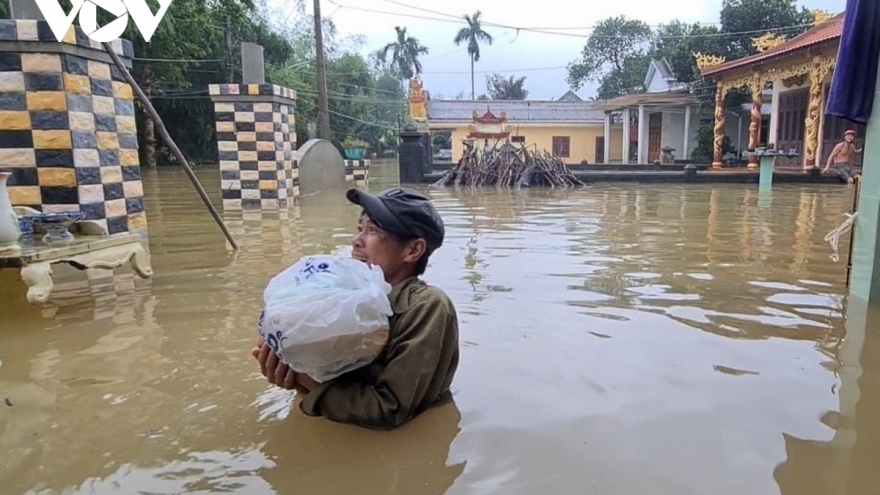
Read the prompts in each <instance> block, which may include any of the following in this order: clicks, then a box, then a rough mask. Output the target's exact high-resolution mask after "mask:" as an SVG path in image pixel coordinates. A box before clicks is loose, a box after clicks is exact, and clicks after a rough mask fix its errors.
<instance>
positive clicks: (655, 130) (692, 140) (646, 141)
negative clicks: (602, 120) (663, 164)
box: [597, 59, 699, 163]
mask: <svg viewBox="0 0 880 495" xmlns="http://www.w3.org/2000/svg"><path fill="white" fill-rule="evenodd" d="M644 86H645V91H644V92H642V93H631V94H627V95H623V96H619V97H617V98H613V99H610V100H606V101H603V102H601V103H600V104H599V105H598V107H597V108H599V109H601V110H603V111H605V112H606V118H607V119H608V121H609V122H612V121H614V120H619V121H621V122H627V123H628V128H629V132H628V133H627V134H628V136H629V139H628V140H627V141H626V142H623V143H622V146H623V150H622V155H624V156H627V157H628V158H629V160H628V161H629V162H630V163H632V162H634V163H654V162H656V161H658V160H659V159H660V154H661V150H662V149H663V148H667V147H668V148H672V149H673V150H675V151H674V152H673V155H674V157H675V159H678V160H688V159H689V158H690V153H691V151H693V149H694V148H695V147H696V146H697V130H698V129H699V118H698V115H697V112H696V110H697V105H698V102H697V100H696V98H694V96H693V95H692V94H691V91H690V87H689V86H688V85H687V84H683V83H681V82H679V81H678V79H677V78H676V76H675V74H673V72H672V69H671V68H670V66H669V63H668V62H667V61H666V59H660V60H652V61H651V64H650V66H649V67H648V72H647V74H646V75H645V82H644Z"/></svg>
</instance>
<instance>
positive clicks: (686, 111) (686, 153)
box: [681, 105, 691, 160]
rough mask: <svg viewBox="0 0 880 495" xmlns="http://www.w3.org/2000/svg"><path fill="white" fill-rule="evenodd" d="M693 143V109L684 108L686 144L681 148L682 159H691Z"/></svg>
mask: <svg viewBox="0 0 880 495" xmlns="http://www.w3.org/2000/svg"><path fill="white" fill-rule="evenodd" d="M690 142H691V107H690V105H688V106H686V107H684V143H683V144H682V146H681V159H682V160H688V159H689V152H690V150H689V149H688V148H689V146H688V145H689V144H690Z"/></svg>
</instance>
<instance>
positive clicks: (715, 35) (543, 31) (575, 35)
mask: <svg viewBox="0 0 880 495" xmlns="http://www.w3.org/2000/svg"><path fill="white" fill-rule="evenodd" d="M327 1H329V2H330V3H332V4H333V5H336V6H337V7H340V8H343V9H349V10H358V11H362V12H371V13H374V14H385V15H392V16H398V17H405V18H410V19H424V20H429V21H436V22H447V23H453V24H466V21H465V19H464V17H457V16H453V15H452V14H446V13H442V12H437V11H432V10H429V9H424V8H421V7H413V6H409V5H406V4H402V3H397V2H394V1H392V0H383V1H387V2H389V3H396V4H398V5H403V6H406V7H409V8H412V9H415V10H421V11H427V12H431V13H434V14H439V15H443V16H449V18H445V17H428V16H422V15H416V14H407V13H403V12H389V11H386V10H378V9H370V8H366V7H353V6H350V5H342V4H340V3H338V2H336V1H334V0H327ZM481 23H482V24H483V25H485V26H490V27H497V28H502V29H511V30H514V31H526V32H532V33H539V34H549V35H555V36H567V37H573V38H583V39H586V38H591V37H598V38H602V39H616V38H620V36H599V35H596V34H595V33H592V34H579V33H565V32H559V31H551V30H547V29H539V28H530V27H520V26H510V25H506V24H498V23H494V22H489V21H481ZM696 25H697V26H703V25H709V24H701V23H696ZM660 26H663V25H662V24H661V25H658V26H654V27H660ZM811 26H812V24H798V25H792V26H781V27H778V28H770V29H760V30H752V31H740V32H718V33H703V34H688V35H677V36H674V35H667V36H656V35H655V38H657V39H692V38H719V37H732V36H740V35H749V34H764V33H767V32H779V31H783V30H794V29H801V28H804V27H811ZM596 27H598V25H594V26H592V27H589V28H583V29H589V30H595V29H596ZM569 29H574V28H569Z"/></svg>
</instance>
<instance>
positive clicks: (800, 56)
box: [704, 41, 838, 83]
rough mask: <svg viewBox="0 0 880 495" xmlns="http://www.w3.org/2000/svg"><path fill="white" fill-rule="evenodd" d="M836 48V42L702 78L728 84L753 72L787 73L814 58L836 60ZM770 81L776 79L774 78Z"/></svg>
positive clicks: (750, 75) (749, 75) (751, 75)
mask: <svg viewBox="0 0 880 495" xmlns="http://www.w3.org/2000/svg"><path fill="white" fill-rule="evenodd" d="M837 46H838V45H837V43H836V41H834V42H828V43H823V44H822V45H819V46H812V47H809V48H805V49H804V50H798V51H794V52H789V53H784V54H782V55H780V56H778V57H775V58H772V59H769V60H761V61H760V62H758V63H756V64H754V65H745V66H741V67H735V68H733V69H731V70H729V71H724V72H716V73H714V74H710V75H708V76H704V77H705V78H706V79H708V80H711V81H715V82H716V83H728V82H732V81H740V80H743V79H745V78H747V77H753V76H754V74H755V72H760V73H762V74H769V73H771V72H773V73H777V72H789V71H790V70H791V69H794V68H797V67H799V66H802V65H803V64H806V63H809V62H810V61H812V60H813V58H814V57H816V56H820V57H831V58H836V57H837ZM706 69H711V67H706ZM772 79H776V78H775V77H774V78H772Z"/></svg>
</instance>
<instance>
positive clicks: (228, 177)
mask: <svg viewBox="0 0 880 495" xmlns="http://www.w3.org/2000/svg"><path fill="white" fill-rule="evenodd" d="M209 93H210V95H211V100H212V101H213V102H214V113H215V120H216V122H217V127H216V129H217V149H218V159H219V161H220V184H221V188H222V197H223V207H224V208H231V209H238V208H243V207H244V208H247V207H255V208H279V207H286V206H288V205H289V204H290V203H292V202H293V201H294V200H295V199H296V198H297V197H298V196H299V174H298V167H297V158H296V129H295V124H296V120H295V119H296V116H295V115H296V91H294V90H292V89H289V88H284V87H281V86H277V85H273V84H212V85H210V87H209Z"/></svg>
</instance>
